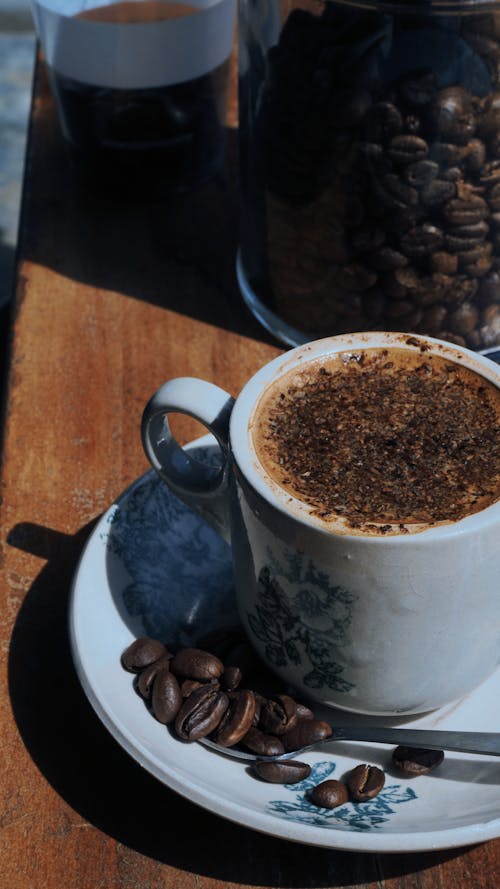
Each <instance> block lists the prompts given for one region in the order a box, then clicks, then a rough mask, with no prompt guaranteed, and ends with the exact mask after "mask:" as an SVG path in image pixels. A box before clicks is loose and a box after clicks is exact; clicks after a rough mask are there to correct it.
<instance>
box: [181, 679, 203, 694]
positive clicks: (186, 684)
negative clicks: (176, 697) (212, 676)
mask: <svg viewBox="0 0 500 889" xmlns="http://www.w3.org/2000/svg"><path fill="white" fill-rule="evenodd" d="M204 684H205V683H204V682H201V680H200V679H183V680H182V682H181V684H180V689H181V695H182V697H183V698H188V697H189V695H190V694H191V692H193V691H194V690H195V689H196V688H201V686H202V685H204Z"/></svg>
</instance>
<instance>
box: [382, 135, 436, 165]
mask: <svg viewBox="0 0 500 889" xmlns="http://www.w3.org/2000/svg"><path fill="white" fill-rule="evenodd" d="M428 153H429V148H428V145H427V142H426V141H425V139H421V138H420V136H413V135H411V134H408V133H402V134H401V135H399V136H394V138H393V139H391V140H390V142H389V145H388V148H387V154H388V155H389V157H390V158H391V160H392V161H394V163H395V164H403V165H404V164H413V163H415V162H416V161H421V160H423V159H424V158H425V157H427V154H428Z"/></svg>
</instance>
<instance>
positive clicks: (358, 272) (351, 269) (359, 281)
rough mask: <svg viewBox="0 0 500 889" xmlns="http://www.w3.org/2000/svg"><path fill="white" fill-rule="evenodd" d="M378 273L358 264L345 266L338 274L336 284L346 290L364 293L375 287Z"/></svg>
mask: <svg viewBox="0 0 500 889" xmlns="http://www.w3.org/2000/svg"><path fill="white" fill-rule="evenodd" d="M377 278H378V275H377V273H376V272H375V271H374V270H373V269H370V268H367V267H366V266H362V265H359V264H358V263H351V265H347V266H343V267H342V268H341V269H340V270H339V272H338V273H337V276H336V279H335V283H336V285H338V286H339V287H342V288H344V289H345V290H356V291H363V290H368V288H369V287H373V285H374V284H375V282H376V281H377Z"/></svg>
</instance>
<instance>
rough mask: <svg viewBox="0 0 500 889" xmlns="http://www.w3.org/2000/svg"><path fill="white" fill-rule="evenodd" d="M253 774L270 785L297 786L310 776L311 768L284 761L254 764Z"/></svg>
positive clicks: (292, 761)
mask: <svg viewBox="0 0 500 889" xmlns="http://www.w3.org/2000/svg"><path fill="white" fill-rule="evenodd" d="M253 771H254V772H255V774H256V775H257V776H258V777H259V778H261V779H262V781H268V782H269V783H271V784H298V782H299V781H304V780H305V779H306V778H308V777H309V775H310V774H311V766H310V765H308V764H307V763H306V762H299V761H298V760H294V759H285V760H283V761H282V762H265V761H261V762H256V763H255V764H254V766H253Z"/></svg>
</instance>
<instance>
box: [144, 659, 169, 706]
mask: <svg viewBox="0 0 500 889" xmlns="http://www.w3.org/2000/svg"><path fill="white" fill-rule="evenodd" d="M162 669H167V670H168V669H169V659H168V657H161V658H160V659H159V660H158V661H154V662H153V663H152V664H149V666H147V667H144V670H141V672H140V673H139V675H138V676H137V691H138V692H139V694H140V696H141V698H144V700H145V701H148V700H149V698H150V697H151V692H152V689H153V682H154V679H155V676H156V674H157V673H158V672H159V671H160V670H162Z"/></svg>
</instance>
